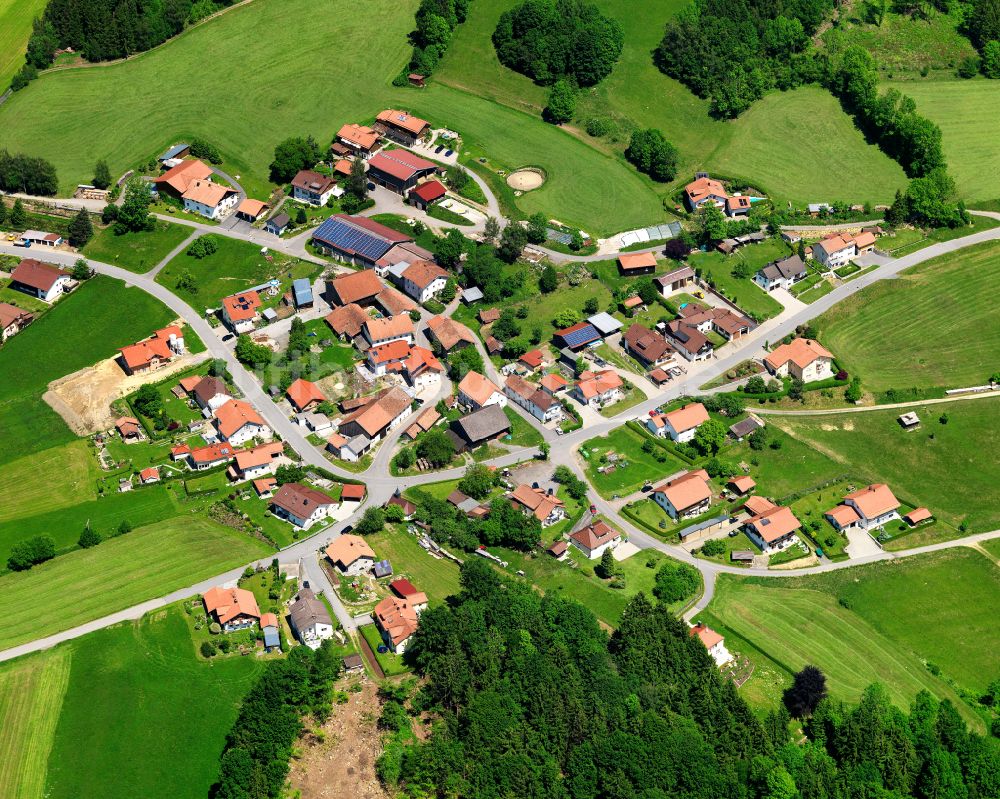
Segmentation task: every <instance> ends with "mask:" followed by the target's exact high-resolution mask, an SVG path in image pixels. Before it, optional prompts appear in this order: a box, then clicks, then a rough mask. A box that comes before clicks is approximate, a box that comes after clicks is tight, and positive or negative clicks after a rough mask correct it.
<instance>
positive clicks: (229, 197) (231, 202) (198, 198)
mask: <svg viewBox="0 0 1000 799" xmlns="http://www.w3.org/2000/svg"><path fill="white" fill-rule="evenodd" d="M181 199H182V200H183V201H184V210H185V211H190V212H191V213H193V214H199V215H200V216H204V217H206V218H207V219H221V218H222V217H224V216H225V215H226V214H228V213H229V212H230V211H231V210H232V209H233V208H235V207H236V204H237V203H238V202H239V199H240V193H239V192H238V191H236V189H234V188H233V187H232V186H223V185H222V184H221V183H213V182H212V181H211V180H192V181H191V182H190V183H189V184H188V187H187V190H186V191H185V192H184V194H183V195H182V196H181Z"/></svg>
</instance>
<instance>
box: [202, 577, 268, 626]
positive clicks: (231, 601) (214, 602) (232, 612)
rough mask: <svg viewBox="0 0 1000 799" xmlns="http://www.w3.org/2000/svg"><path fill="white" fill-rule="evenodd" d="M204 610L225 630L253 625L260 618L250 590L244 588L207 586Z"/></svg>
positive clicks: (204, 595) (203, 597)
mask: <svg viewBox="0 0 1000 799" xmlns="http://www.w3.org/2000/svg"><path fill="white" fill-rule="evenodd" d="M202 600H203V601H204V603H205V612H206V613H208V615H209V616H211V617H212V618H213V619H214V620H215V621H216V622H218V623H219V624H220V625H221V626H222V629H223V630H225V631H226V632H231V631H232V630H242V629H245V628H247V627H253V626H254V625H255V624H257V622H258V621H259V620H260V608H258V607H257V600H256V599H255V598H254V595H253V592H252V591H247V590H246V589H245V588H222V587H221V586H218V585H217V586H215V587H214V588H209V589H208V590H207V591H206V592H205V593H204V594H203V595H202Z"/></svg>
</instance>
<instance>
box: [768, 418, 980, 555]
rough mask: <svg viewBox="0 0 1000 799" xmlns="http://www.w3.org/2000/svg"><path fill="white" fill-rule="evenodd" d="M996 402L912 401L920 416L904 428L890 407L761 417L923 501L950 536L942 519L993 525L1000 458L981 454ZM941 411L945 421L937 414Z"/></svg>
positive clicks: (909, 499) (915, 540) (973, 528)
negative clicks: (911, 428) (915, 425)
mask: <svg viewBox="0 0 1000 799" xmlns="http://www.w3.org/2000/svg"><path fill="white" fill-rule="evenodd" d="M998 407H1000V406H998V401H997V400H996V399H980V400H969V401H965V402H955V403H943V404H940V405H931V406H927V407H921V406H915V407H914V408H912V410H914V411H916V412H917V414H918V415H919V416H920V418H921V420H922V422H923V424H922V427H921V428H920V429H919V430H917V431H914V432H910V433H908V432H906V431H904V430H903V429H902V428H900V426H899V425H898V424H897V423H896V417H897V415H898V413H899V411H897V410H887V411H871V412H867V413H852V414H835V413H832V414H830V415H823V416H808V417H789V416H785V417H776V416H772V417H769V418H768V421H769V422H770V424H771V425H772V426H774V425H778V426H780V427H781V428H782V429H783V430H785V431H786V432H789V433H791V434H792V436H794V437H795V438H797V439H799V440H800V441H801V442H802V446H804V447H807V448H809V449H810V450H812V451H816V450H818V451H819V452H822V453H824V454H826V455H827V456H829V457H830V458H832V459H833V460H835V461H837V462H838V463H839V464H840V465H841V466H840V468H841V470H842V471H844V472H851V473H855V474H858V476H859V477H863V478H867V479H870V480H880V481H883V482H886V483H888V484H889V486H890V487H891V488H892V489H893V492H894V493H895V494H896V496H897V498H899V499H900V500H901V501H903V502H906V503H908V504H911V505H915V506H916V505H924V506H926V507H928V508H930V510H931V512H932V513H934V515H935V517H936V518H937V519H938V520H939V521H940V522H943V523H944V525H936V526H935V527H934V531H935V534H936V535H937V536H945V537H956V536H958V535H959V533H958V531H956V530H950V531H949V530H948V529H947V528H946V527H945V525H953V526H957V525H958V524H960V523H961V522H962V521H965V522H966V523H967V525H968V531H969V532H970V533H973V532H981V531H984V530H992V529H994V528H996V527H1000V507H998V506H997V503H996V502H995V501H994V498H995V496H996V488H995V487H996V485H997V481H998V480H1000V464H998V463H997V461H996V460H995V459H993V458H989V457H984V456H983V453H987V452H993V451H995V450H996V448H997V447H998V446H1000V429H998V428H997V425H996V417H997V409H998ZM942 414H947V418H948V423H947V424H941V423H940V422H939V421H938V419H939V417H940V416H941V415H942ZM931 435H933V438H931ZM784 453H785V450H784V449H782V451H781V453H779V455H781V458H782V460H783V459H784ZM758 480H760V478H758ZM921 529H922V528H921ZM949 532H950V536H949ZM919 535H920V533H919V529H918V531H915V532H914V533H911V534H910V536H909V538H908V546H919V545H920V544H922V543H927V541H924V540H921V539H920V538H919Z"/></svg>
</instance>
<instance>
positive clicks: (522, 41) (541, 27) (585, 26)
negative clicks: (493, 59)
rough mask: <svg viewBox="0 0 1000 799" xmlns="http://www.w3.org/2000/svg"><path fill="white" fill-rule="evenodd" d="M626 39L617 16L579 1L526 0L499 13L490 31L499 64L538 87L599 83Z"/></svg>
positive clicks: (608, 71) (607, 72)
mask: <svg viewBox="0 0 1000 799" xmlns="http://www.w3.org/2000/svg"><path fill="white" fill-rule="evenodd" d="M624 42H625V35H624V33H623V32H622V26H621V25H620V24H619V22H618V20H616V19H612V18H610V17H606V16H604V15H603V14H602V13H601V12H600V11H599V10H598V8H597V7H596V6H593V5H589V4H587V3H583V2H581V0H526V2H524V3H522V4H521V5H519V6H517V7H515V8H512V9H510V10H509V11H505V12H504V13H503V14H501V15H500V21H499V22H498V23H497V27H496V30H495V31H494V32H493V45H494V47H496V51H497V58H499V59H500V63H501V64H503V65H504V66H505V67H510V68H511V69H513V70H515V71H516V72H520V73H521V74H523V75H527V76H528V77H529V78H531V79H532V80H534V81H535V82H537V83H540V84H542V85H548V84H552V83H555V82H556V81H557V80H560V79H561V78H567V79H571V80H572V82H574V83H575V84H576V85H578V86H594V85H596V84H598V83H600V82H601V81H602V80H604V78H606V77H607V76H608V75H609V74H610V72H611V70H612V69H613V68H614V66H615V63H616V62H617V61H618V57H619V56H620V55H621V52H622V46H623V45H624Z"/></svg>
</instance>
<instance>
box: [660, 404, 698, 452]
mask: <svg viewBox="0 0 1000 799" xmlns="http://www.w3.org/2000/svg"><path fill="white" fill-rule="evenodd" d="M707 421H708V411H707V410H705V406H704V405H702V404H701V403H700V402H691V403H688V404H687V405H685V406H684V407H683V408H678V409H677V410H676V411H670V413H661V414H657V415H656V416H651V417H650V418H649V421H647V422H646V427H647V428H648V429H649V431H650V432H651V433H652V434H653V435H655V436H658V437H659V438H667V437H668V436H669V438H670V439H671V440H672V441H676V442H677V443H678V444H686V443H687V442H688V441H691V440H692V439H694V435H695V433H696V432H698V428H699V427H700V426H701V425H702V424H704V423H705V422H707Z"/></svg>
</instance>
